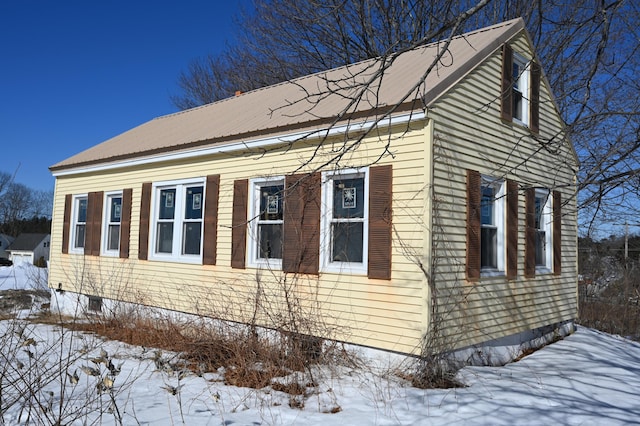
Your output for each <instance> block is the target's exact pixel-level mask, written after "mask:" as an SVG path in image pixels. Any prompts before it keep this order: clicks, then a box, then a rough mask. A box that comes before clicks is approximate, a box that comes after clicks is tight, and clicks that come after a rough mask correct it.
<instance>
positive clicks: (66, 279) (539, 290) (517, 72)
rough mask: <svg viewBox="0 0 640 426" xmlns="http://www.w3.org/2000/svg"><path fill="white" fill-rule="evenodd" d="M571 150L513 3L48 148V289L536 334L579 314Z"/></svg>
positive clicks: (266, 317) (378, 326) (291, 322)
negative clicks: (54, 159)
mask: <svg viewBox="0 0 640 426" xmlns="http://www.w3.org/2000/svg"><path fill="white" fill-rule="evenodd" d="M427 70H430V71H429V72H428V73H427ZM364 82H370V83H371V84H369V85H368V87H367V89H366V90H365V91H361V88H362V87H363V86H362V84H363V83H364ZM357 94H359V95H360V96H357V102H354V99H356V96H355V95H357ZM577 167H578V164H577V159H576V155H575V152H574V150H573V147H572V146H571V143H570V141H568V140H567V138H566V137H565V135H564V130H563V121H562V119H561V117H560V115H559V113H558V110H557V108H556V105H555V103H554V99H553V96H552V94H551V91H550V88H549V84H548V81H547V80H546V78H545V75H544V72H543V71H542V69H541V66H540V63H539V60H538V59H537V57H536V56H535V52H534V51H533V49H532V43H531V40H530V38H529V36H528V34H527V32H526V30H525V28H524V23H523V21H522V20H520V19H518V20H512V21H508V22H505V23H502V24H499V25H495V26H491V27H488V28H484V29H480V30H477V31H473V32H470V33H467V34H464V35H462V36H459V37H456V38H454V39H452V40H451V42H450V44H448V45H446V44H445V43H444V42H442V43H433V44H429V45H426V46H423V47H420V48H417V49H415V50H412V51H408V52H405V53H402V54H401V55H399V56H397V57H395V59H394V60H393V61H383V60H381V59H377V60H369V61H365V62H362V63H357V64H353V65H350V66H346V67H341V68H337V69H333V70H330V71H327V72H323V73H319V74H314V75H310V76H306V77H302V78H299V79H296V80H293V81H289V82H285V83H282V84H277V85H274V86H270V87H265V88H262V89H258V90H255V91H252V92H248V93H242V94H238V95H237V96H235V97H232V98H229V99H225V100H222V101H219V102H215V103H212V104H209V105H204V106H202V107H198V108H194V109H191V110H187V111H182V112H178V113H175V114H171V115H168V116H163V117H159V118H156V119H154V120H151V121H149V122H147V123H144V124H142V125H140V126H138V127H136V128H133V129H131V130H129V131H127V132H125V133H123V134H120V135H118V136H116V137H114V138H112V139H109V140H107V141H105V142H103V143H101V144H99V145H97V146H94V147H92V148H90V149H88V150H86V151H84V152H81V153H79V154H77V155H75V156H73V157H71V158H68V159H66V160H64V161H61V162H59V163H57V164H55V165H53V166H51V171H52V173H53V175H54V176H55V178H56V186H55V201H54V209H53V226H52V236H51V254H50V272H49V286H50V287H51V288H52V289H56V290H58V291H57V292H55V293H53V294H54V295H55V298H56V301H54V302H53V303H52V306H55V305H57V306H59V307H60V309H62V310H66V311H74V310H75V309H77V308H80V309H81V310H100V309H105V307H106V306H107V305H108V303H121V302H131V303H138V304H142V305H147V306H154V307H160V308H165V309H168V310H173V311H178V312H186V313H193V314H198V315H204V316H210V317H215V318H221V319H224V320H230V321H236V322H242V323H252V324H256V325H259V326H264V327H267V328H275V329H278V328H285V329H288V331H295V332H299V333H302V334H312V335H317V336H320V337H324V338H330V339H335V340H339V341H346V342H351V343H355V344H359V345H365V346H372V347H376V348H382V349H386V350H391V351H397V352H402V353H410V354H415V353H419V352H420V351H421V350H422V348H423V346H424V345H425V342H431V341H432V342H435V341H438V342H439V343H438V344H439V345H441V346H442V347H445V346H446V348H447V349H457V348H464V347H468V346H471V345H477V344H482V343H483V342H487V341H493V340H495V339H503V338H516V339H517V338H520V337H521V338H524V336H525V335H527V334H529V335H531V333H532V331H534V332H535V331H540V330H548V329H549V327H552V328H553V327H559V326H562V325H566V324H569V323H571V321H572V320H573V319H574V318H575V317H576V314H577V291H576V289H577V269H576V247H577V244H576V239H577V224H576V223H577V222H576V203H575V176H576V172H577ZM103 303H104V305H103ZM519 336H520V337H519Z"/></svg>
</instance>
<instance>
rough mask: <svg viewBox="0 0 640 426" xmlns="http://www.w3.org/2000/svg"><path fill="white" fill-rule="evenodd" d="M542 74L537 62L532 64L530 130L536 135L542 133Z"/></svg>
mask: <svg viewBox="0 0 640 426" xmlns="http://www.w3.org/2000/svg"><path fill="white" fill-rule="evenodd" d="M540 73H541V70H540V65H539V64H538V63H536V62H531V99H530V105H529V108H530V112H529V128H530V129H531V131H532V132H535V133H538V132H539V131H540Z"/></svg>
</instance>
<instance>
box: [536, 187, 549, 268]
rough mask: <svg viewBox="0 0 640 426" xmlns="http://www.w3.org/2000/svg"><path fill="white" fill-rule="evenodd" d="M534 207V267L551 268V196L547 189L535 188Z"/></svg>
mask: <svg viewBox="0 0 640 426" xmlns="http://www.w3.org/2000/svg"><path fill="white" fill-rule="evenodd" d="M534 209H535V210H534V211H535V216H534V217H535V219H534V227H535V260H536V269H539V268H543V269H551V258H552V248H551V235H552V222H553V221H552V209H551V197H549V191H548V190H546V189H536V192H535V207H534Z"/></svg>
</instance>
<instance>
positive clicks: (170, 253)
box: [151, 180, 204, 263]
mask: <svg viewBox="0 0 640 426" xmlns="http://www.w3.org/2000/svg"><path fill="white" fill-rule="evenodd" d="M153 195H154V200H155V201H154V203H153V206H154V209H153V225H152V232H153V234H152V247H153V252H152V256H151V257H152V258H154V259H158V260H160V259H162V260H179V261H184V262H194V263H198V262H200V261H201V259H202V255H201V253H202V231H203V210H204V181H203V180H196V181H188V182H176V183H174V184H171V183H159V184H156V185H155V190H154V194H153Z"/></svg>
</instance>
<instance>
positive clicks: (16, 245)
mask: <svg viewBox="0 0 640 426" xmlns="http://www.w3.org/2000/svg"><path fill="white" fill-rule="evenodd" d="M48 235H49V234H20V235H18V236H17V237H16V239H15V240H13V242H12V243H11V244H9V247H7V248H6V250H7V251H32V250H34V249H35V248H36V247H38V244H40V243H41V242H42V240H44V239H45V238H46V237H47V236H48Z"/></svg>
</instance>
